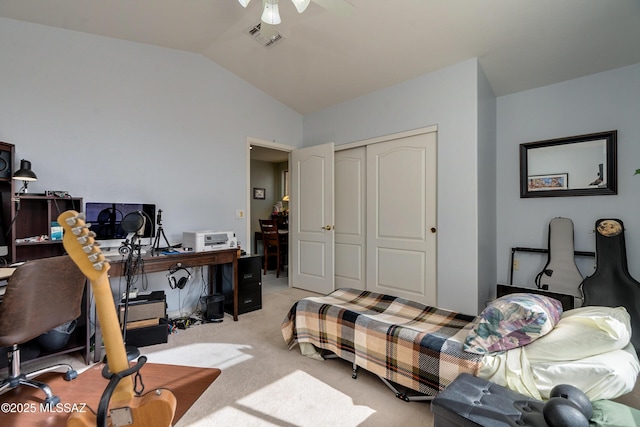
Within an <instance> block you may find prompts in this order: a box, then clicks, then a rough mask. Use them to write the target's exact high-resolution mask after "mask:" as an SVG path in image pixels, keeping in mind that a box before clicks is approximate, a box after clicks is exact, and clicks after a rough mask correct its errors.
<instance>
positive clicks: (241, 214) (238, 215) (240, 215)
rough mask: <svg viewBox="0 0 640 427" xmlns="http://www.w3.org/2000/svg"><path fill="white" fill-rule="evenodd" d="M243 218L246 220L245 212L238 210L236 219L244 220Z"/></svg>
mask: <svg viewBox="0 0 640 427" xmlns="http://www.w3.org/2000/svg"><path fill="white" fill-rule="evenodd" d="M242 218H244V210H242V209H236V219H242Z"/></svg>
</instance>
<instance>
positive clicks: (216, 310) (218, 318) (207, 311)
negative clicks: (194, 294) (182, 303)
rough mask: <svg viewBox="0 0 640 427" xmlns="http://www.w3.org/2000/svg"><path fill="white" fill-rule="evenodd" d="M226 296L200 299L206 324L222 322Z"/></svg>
mask: <svg viewBox="0 0 640 427" xmlns="http://www.w3.org/2000/svg"><path fill="white" fill-rule="evenodd" d="M224 300H225V298H224V295H222V294H213V295H206V296H203V297H201V298H200V304H202V306H203V308H202V316H203V317H204V320H205V321H206V322H222V320H223V318H224V307H223V306H224Z"/></svg>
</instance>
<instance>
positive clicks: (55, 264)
mask: <svg viewBox="0 0 640 427" xmlns="http://www.w3.org/2000/svg"><path fill="white" fill-rule="evenodd" d="M85 284H86V278H85V276H84V274H83V273H82V272H81V271H80V269H78V267H76V265H75V264H74V262H73V261H72V260H71V258H69V257H68V256H60V257H53V258H43V259H37V260H33V261H27V262H25V263H24V264H23V265H21V266H20V267H18V268H17V269H16V270H15V272H14V273H13V275H12V276H11V277H10V278H9V280H8V281H7V290H6V293H5V295H4V298H3V299H2V303H0V347H9V350H8V353H7V357H8V359H9V366H8V369H7V374H8V376H7V378H4V379H3V380H2V382H0V394H3V393H5V392H7V391H9V390H12V389H14V388H16V387H18V386H20V385H27V386H30V387H34V388H40V389H42V391H43V392H44V394H45V395H46V400H45V403H47V404H52V405H55V404H57V403H59V402H60V399H59V398H58V397H57V396H54V395H53V393H52V392H51V388H49V386H48V385H47V384H45V383H42V382H39V381H35V380H33V379H32V378H35V377H37V376H38V375H41V374H43V373H45V372H51V371H58V370H61V369H62V368H64V369H66V374H65V379H66V380H68V381H70V380H72V379H73V378H75V377H76V376H77V373H76V371H74V370H73V368H72V367H71V366H70V365H66V364H63V365H56V366H51V367H48V368H44V369H40V370H38V371H35V372H31V373H28V374H23V373H22V372H21V371H20V348H19V347H18V346H19V345H20V344H24V343H26V342H27V341H30V340H32V339H34V338H36V337H38V336H39V335H41V334H43V333H45V332H48V331H50V330H52V329H54V328H56V327H57V326H60V325H62V324H64V323H66V322H70V321H72V320H75V319H77V318H78V317H80V314H81V301H82V295H83V292H84V289H85Z"/></svg>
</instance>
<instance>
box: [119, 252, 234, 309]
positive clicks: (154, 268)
mask: <svg viewBox="0 0 640 427" xmlns="http://www.w3.org/2000/svg"><path fill="white" fill-rule="evenodd" d="M142 260H143V261H144V272H145V273H157V272H161V271H164V272H166V271H169V269H170V268H171V267H173V266H174V265H176V264H177V263H181V264H182V266H183V267H185V268H193V267H212V266H215V265H220V264H232V265H233V320H236V321H237V320H238V250H237V249H221V250H217V251H207V252H187V253H177V254H174V255H162V254H157V253H149V254H145V255H143V257H142ZM109 263H110V264H111V269H110V270H109V276H110V277H119V276H122V275H123V274H124V260H121V259H118V260H114V261H111V260H110V261H109ZM215 279H216V277H215V271H214V269H213V268H209V294H210V295H212V294H213V293H214V283H215Z"/></svg>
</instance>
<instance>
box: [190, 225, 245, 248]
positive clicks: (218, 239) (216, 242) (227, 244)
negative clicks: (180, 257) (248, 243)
mask: <svg viewBox="0 0 640 427" xmlns="http://www.w3.org/2000/svg"><path fill="white" fill-rule="evenodd" d="M182 247H183V248H184V249H191V250H193V251H194V252H205V251H216V250H220V249H230V248H237V247H238V238H237V237H236V233H234V232H233V231H212V230H206V231H185V232H183V233H182Z"/></svg>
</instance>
